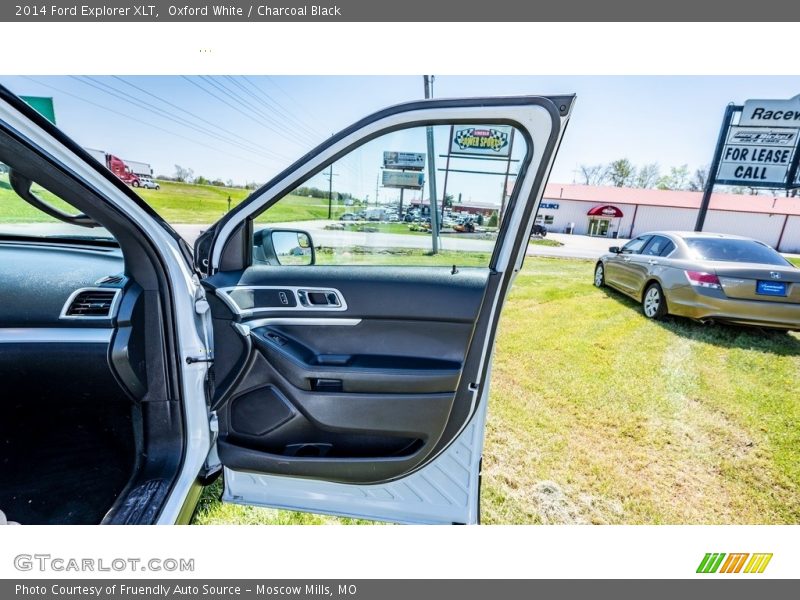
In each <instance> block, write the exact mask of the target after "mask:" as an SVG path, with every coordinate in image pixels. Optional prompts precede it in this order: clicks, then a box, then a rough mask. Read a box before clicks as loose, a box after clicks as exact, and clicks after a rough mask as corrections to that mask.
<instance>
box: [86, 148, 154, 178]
mask: <svg viewBox="0 0 800 600" xmlns="http://www.w3.org/2000/svg"><path fill="white" fill-rule="evenodd" d="M86 151H87V152H88V153H89V154H91V155H92V156H93V157H94V158H95V160H97V161H99V162H100V163H101V164H103V165H105V166H106V167H107V168H108V170H109V171H111V172H112V173H114V175H116V176H117V177H119V178H120V179H121V180H122V181H124V182H125V183H127V184H128V185H132V186H133V187H139V186H140V185H141V181H139V177H138V176H137V175H136V174H134V173H133V172H132V171H131V169H130V167H129V166H128V165H126V164H125V161H123V160H122V159H121V158H118V157H116V156H114V155H113V154H109V153H108V152H105V151H104V150H94V149H92V148H86Z"/></svg>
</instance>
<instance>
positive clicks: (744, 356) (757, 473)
mask: <svg viewBox="0 0 800 600" xmlns="http://www.w3.org/2000/svg"><path fill="white" fill-rule="evenodd" d="M592 267H593V263H592V262H591V261H581V260H569V259H548V258H533V257H528V258H527V259H526V263H525V267H524V269H523V270H522V271H521V272H520V274H519V276H518V278H517V280H516V282H515V284H514V288H513V290H512V292H511V296H510V298H509V301H508V303H507V305H506V307H505V309H504V313H503V317H502V320H501V325H500V331H499V336H498V340H497V351H496V356H495V363H494V372H493V376H492V392H491V399H490V405H489V421H488V427H487V440H486V449H485V454H484V464H483V487H482V497H481V506H482V519H483V522H484V523H625V524H658V523H674V524H682V523H687V524H697V523H704V524H705V523H720V524H740V523H741V524H745V523H747V524H750V523H770V524H775V523H798V522H800V427H799V426H798V425H799V424H800V397H799V396H798V395H797V393H796V386H797V381H798V374H800V337H798V335H797V334H789V335H787V334H780V333H769V332H764V331H760V330H755V329H746V328H733V327H725V326H718V325H715V326H703V325H700V324H696V323H693V322H690V321H686V320H681V319H671V320H668V321H666V322H663V323H656V322H652V321H649V320H647V319H645V318H644V317H643V316H642V314H641V310H640V307H639V306H638V305H637V304H635V303H634V302H632V301H631V300H628V299H627V298H626V297H624V296H622V295H621V294H618V293H615V292H611V291H608V290H600V289H597V288H595V287H593V286H592V284H591V280H592ZM218 495H219V487H218V486H215V487H212V488H210V489H208V490H206V492H205V494H204V496H203V500H202V502H201V508H200V510H199V511H198V513H197V515H196V517H195V522H196V523H306V524H318V523H353V522H354V521H350V520H342V519H336V518H334V517H323V516H317V515H303V514H300V513H293V512H288V511H274V510H269V509H261V508H250V507H241V506H233V505H223V504H221V503H220V502H219V501H218V500H217V497H218Z"/></svg>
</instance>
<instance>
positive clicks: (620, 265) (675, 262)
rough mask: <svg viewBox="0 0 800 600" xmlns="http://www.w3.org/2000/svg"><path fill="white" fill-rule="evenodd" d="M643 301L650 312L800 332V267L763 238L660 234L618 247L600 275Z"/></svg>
mask: <svg viewBox="0 0 800 600" xmlns="http://www.w3.org/2000/svg"><path fill="white" fill-rule="evenodd" d="M594 284H595V285H596V286H597V287H603V286H606V285H607V286H610V287H613V288H614V289H616V290H619V291H621V292H623V293H625V294H627V295H628V296H630V297H631V298H633V299H634V300H637V301H638V302H641V303H642V307H643V311H644V315H645V316H646V317H648V318H650V319H661V318H663V317H665V316H667V315H676V316H681V317H689V318H691V319H697V320H699V321H702V322H715V321H720V322H725V323H732V324H737V325H754V326H758V327H769V328H774V329H780V330H784V331H789V330H800V269H798V268H797V267H795V266H794V265H792V263H790V262H789V261H788V260H786V259H785V258H784V257H783V256H781V255H780V254H779V253H778V252H776V251H775V250H773V249H772V248H770V247H769V246H768V245H766V244H764V243H763V242H760V241H758V240H754V239H750V238H746V237H739V236H734V235H723V234H718V233H699V232H678V231H655V232H651V233H645V234H643V235H640V236H639V237H637V238H635V239H633V240H631V241H629V242H628V243H627V244H625V245H624V246H623V247H622V248H619V247H617V246H612V247H611V248H609V253H608V254H605V255H603V256H601V257H600V260H598V261H597V265H596V266H595V272H594Z"/></svg>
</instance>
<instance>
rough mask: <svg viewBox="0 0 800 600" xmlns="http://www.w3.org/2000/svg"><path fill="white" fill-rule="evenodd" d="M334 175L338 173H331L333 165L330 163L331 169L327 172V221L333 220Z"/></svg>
mask: <svg viewBox="0 0 800 600" xmlns="http://www.w3.org/2000/svg"><path fill="white" fill-rule="evenodd" d="M336 175H338V173H334V172H333V163H331V168H330V170H329V171H328V220H329V221H330V220H331V219H332V218H333V178H334V176H336Z"/></svg>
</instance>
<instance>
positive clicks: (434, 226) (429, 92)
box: [423, 75, 439, 254]
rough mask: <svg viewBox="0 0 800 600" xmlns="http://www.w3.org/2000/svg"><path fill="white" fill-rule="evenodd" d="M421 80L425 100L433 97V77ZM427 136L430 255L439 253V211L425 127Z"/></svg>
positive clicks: (432, 153) (430, 143)
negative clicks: (423, 84) (423, 86)
mask: <svg viewBox="0 0 800 600" xmlns="http://www.w3.org/2000/svg"><path fill="white" fill-rule="evenodd" d="M423 80H424V83H425V99H426V100H427V99H430V98H432V97H433V80H434V77H433V75H430V76H428V75H424V76H423ZM427 135H428V193H429V195H430V200H431V203H430V212H431V243H432V247H431V252H432V254H438V253H439V210H438V209H437V208H436V201H437V196H436V152H435V150H434V146H433V127H431V126H430V125H429V126H428V127H427Z"/></svg>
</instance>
